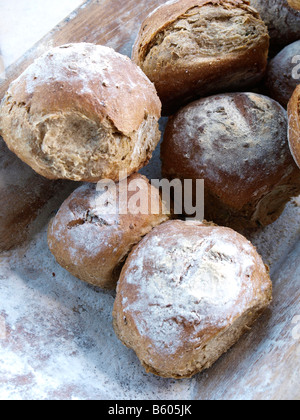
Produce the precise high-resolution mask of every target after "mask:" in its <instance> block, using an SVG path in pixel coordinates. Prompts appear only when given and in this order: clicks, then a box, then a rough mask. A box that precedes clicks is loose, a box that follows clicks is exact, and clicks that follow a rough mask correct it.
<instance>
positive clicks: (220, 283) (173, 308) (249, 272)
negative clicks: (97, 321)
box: [113, 221, 272, 379]
mask: <svg viewBox="0 0 300 420" xmlns="http://www.w3.org/2000/svg"><path fill="white" fill-rule="evenodd" d="M271 300H272V284H271V281H270V277H269V272H268V268H266V267H265V265H264V264H263V261H262V259H261V257H260V256H259V255H258V253H257V251H256V250H255V248H254V247H253V246H252V244H251V243H250V242H248V241H247V240H246V239H245V238H244V237H242V236H241V235H239V234H238V233H236V232H234V231H232V230H231V229H227V228H222V227H218V226H212V225H211V224H206V223H199V222H182V221H169V222H166V223H163V224H162V225H160V226H159V227H157V228H155V229H154V230H153V231H152V232H151V233H150V234H148V235H147V236H146V237H145V238H143V240H142V241H141V242H140V243H139V245H137V246H136V247H135V248H134V250H133V251H132V252H131V254H130V255H129V257H128V259H127V261H126V264H125V266H124V268H123V270H122V273H121V277H120V280H119V283H118V287H117V296H116V300H115V305H114V311H113V318H114V328H115V331H116V334H117V335H118V337H119V339H120V340H121V341H122V342H123V344H124V345H126V346H127V347H129V348H131V349H133V350H134V351H135V352H136V354H137V356H138V358H139V359H140V361H141V363H142V365H143V366H144V368H145V369H146V371H147V372H151V373H153V374H155V375H158V376H162V377H166V378H175V379H183V378H190V377H192V376H193V375H195V374H196V373H198V372H201V371H202V370H204V369H207V368H209V367H210V366H211V365H212V364H213V363H214V362H215V361H216V360H217V359H218V358H219V357H220V356H221V355H222V354H223V353H225V352H226V351H228V350H229V348H230V347H232V346H233V345H234V344H235V343H236V342H237V341H238V340H239V338H240V337H241V335H243V333H244V332H245V331H247V330H248V329H249V327H251V325H252V324H253V323H254V321H255V320H256V319H257V318H258V317H259V316H260V315H261V313H262V312H263V311H264V310H265V309H266V308H267V307H268V305H269V304H270V303H271Z"/></svg>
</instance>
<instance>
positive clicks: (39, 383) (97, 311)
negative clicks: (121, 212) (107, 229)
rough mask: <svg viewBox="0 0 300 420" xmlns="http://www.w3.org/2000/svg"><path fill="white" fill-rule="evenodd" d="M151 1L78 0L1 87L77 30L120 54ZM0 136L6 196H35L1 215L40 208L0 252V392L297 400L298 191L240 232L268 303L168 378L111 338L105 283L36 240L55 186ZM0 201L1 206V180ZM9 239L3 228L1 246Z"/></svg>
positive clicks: (77, 35) (41, 237) (77, 37)
mask: <svg viewBox="0 0 300 420" xmlns="http://www.w3.org/2000/svg"><path fill="white" fill-rule="evenodd" d="M161 3H164V1H151V0H146V1H144V0H128V1H124V0H121V1H119V0H103V1H95V0H94V1H88V2H86V3H85V4H84V5H83V6H82V8H80V9H78V10H77V11H75V12H74V13H73V14H72V15H71V16H70V17H69V18H68V19H66V20H65V21H64V22H62V23H61V24H60V25H59V26H58V27H56V28H55V29H54V30H53V31H52V32H51V33H50V34H48V35H47V36H46V37H45V38H44V39H43V40H41V42H40V43H38V44H37V45H36V46H34V47H33V48H32V49H31V50H30V51H29V52H28V53H27V54H26V55H25V56H24V57H23V58H22V59H21V60H19V61H18V63H16V64H15V65H14V66H11V67H10V68H9V69H8V71H7V75H8V80H7V81H6V82H5V83H3V84H2V85H1V87H0V92H1V96H2V95H3V93H4V92H5V90H6V88H7V86H8V84H9V82H10V81H11V80H13V79H14V78H16V77H17V76H18V75H19V74H20V73H21V72H22V71H23V70H24V69H25V68H26V67H27V66H28V65H29V64H30V63H31V62H32V61H33V60H34V58H36V57H38V56H39V55H40V54H41V53H43V52H44V51H45V50H47V49H48V48H49V47H52V46H56V45H61V44H64V43H68V42H79V41H87V42H94V43H99V44H106V45H109V46H111V47H113V48H115V49H116V50H118V51H119V52H121V53H124V54H127V55H130V52H131V47H132V44H133V41H134V39H135V36H136V34H137V32H138V30H139V25H140V23H141V21H142V20H143V18H144V17H145V16H146V15H147V14H148V12H150V11H151V10H153V9H154V8H155V7H157V6H158V5H159V4H161ZM1 147H2V151H1V149H0V153H1V155H0V158H1V160H0V162H1V163H0V165H2V166H0V169H1V171H2V172H0V175H1V177H2V178H3V179H4V178H5V174H6V176H7V174H8V173H9V171H11V173H15V178H14V183H13V184H14V185H13V188H12V185H11V183H9V181H6V182H5V183H4V184H5V189H6V191H7V192H8V191H9V192H10V194H12V196H11V198H10V200H11V203H13V202H14V200H15V201H16V202H17V200H18V199H19V197H20V194H21V191H22V188H23V191H25V190H26V195H27V196H28V197H32V201H33V202H35V200H36V202H37V203H38V204H37V205H34V206H33V207H32V209H31V211H32V213H31V217H29V219H28V214H27V213H26V211H27V212H28V202H29V201H30V200H29V201H28V200H27V201H26V200H25V201H22V200H21V203H23V204H24V205H23V208H20V207H18V206H16V207H17V208H16V209H15V208H14V206H13V205H11V206H10V207H11V211H12V213H13V214H12V215H11V217H12V220H13V217H15V216H16V217H17V216H18V215H19V216H20V217H22V215H23V214H24V211H25V210H24V209H27V210H26V211H25V213H26V214H27V216H26V217H25V216H24V218H23V219H21V222H22V223H23V225H24V226H25V225H27V224H28V222H29V221H30V220H33V219H34V218H35V217H36V215H37V214H42V216H43V217H44V219H43V222H42V223H41V226H42V229H41V232H40V233H39V234H38V235H37V236H35V237H34V239H33V240H32V241H31V242H30V243H28V244H27V245H25V246H23V247H21V248H18V249H17V250H16V251H14V252H11V253H9V254H2V255H1V258H0V395H1V397H6V398H12V399H13V398H21V399H31V398H36V399H72V398H76V399H77V398H78V399H109V398H110V399H118V398H120V399H161V398H165V399H170V400H171V399H174V400H180V399H208V400H215V399H234V400H239V399H249V400H255V399H264V400H265V399H267V400H273V399H297V400H298V399H300V386H299V385H300V380H299V378H300V361H299V360H300V358H299V356H300V340H299V339H300V288H299V281H300V267H299V257H300V241H299V238H300V200H299V199H297V200H295V201H293V203H291V204H290V205H289V206H288V207H287V209H286V211H285V213H284V214H283V216H282V217H281V218H280V220H279V221H278V222H276V223H275V224H274V225H272V226H271V227H269V228H266V229H264V230H263V231H260V232H258V233H257V234H255V235H253V237H251V238H250V239H251V240H252V241H253V242H254V244H255V245H256V246H257V248H258V251H259V252H260V253H261V254H262V256H263V258H264V261H265V262H266V263H268V264H269V265H270V266H271V275H272V280H273V284H274V302H273V304H272V306H271V308H270V309H269V310H268V311H267V312H266V314H265V315H264V316H263V317H262V318H261V319H260V320H259V322H257V324H256V325H255V326H254V328H253V329H252V331H250V332H249V334H246V335H245V336H244V337H243V338H242V340H241V341H240V342H239V343H238V345H236V346H235V347H234V348H233V349H232V350H231V351H230V352H228V353H227V354H226V355H225V356H223V357H222V358H221V359H220V360H219V361H218V362H217V363H216V364H215V365H214V366H213V367H212V368H211V369H210V370H208V371H206V372H204V373H202V374H200V375H197V376H196V377H195V378H193V379H191V380H184V381H173V380H170V381H169V380H165V379H161V378H156V377H154V376H152V375H146V374H145V373H144V371H143V369H142V368H141V366H140V364H139V362H138V360H137V358H136V356H135V355H134V354H133V352H131V351H130V350H128V349H126V348H125V347H124V346H122V345H121V343H120V342H119V341H118V340H117V339H116V337H115V335H114V333H113V330H112V326H111V310H112V306H113V298H114V296H113V294H109V293H104V292H102V291H99V290H96V289H94V288H91V287H90V286H88V285H86V284H84V283H82V282H80V281H79V280H77V279H75V278H73V277H72V276H71V275H69V274H68V273H66V272H65V271H64V270H63V269H61V268H60V267H59V266H58V265H57V264H56V263H55V261H54V259H53V257H52V256H51V254H50V252H49V250H48V248H47V242H46V228H47V223H48V221H49V218H50V217H51V211H52V207H51V205H50V206H49V203H48V204H47V206H46V207H45V204H46V202H48V199H49V198H50V196H52V195H55V194H56V193H55V188H54V189H53V191H50V192H49V194H48V195H47V197H44V198H43V199H42V200H39V197H40V196H41V195H42V194H41V191H43V190H44V189H45V188H48V187H47V183H48V181H45V180H43V179H40V180H39V181H36V180H35V182H38V183H41V184H40V185H43V182H45V183H46V184H44V187H43V188H36V186H35V187H33V185H32V184H33V178H32V177H35V176H36V175H34V174H33V173H31V172H30V169H28V168H27V167H26V166H25V165H23V164H22V163H20V161H18V160H17V159H16V158H15V157H14V156H13V155H11V154H9V153H8V152H7V151H6V150H5V147H3V145H2V146H1ZM155 156H156V157H155V160H156V161H157V165H155V164H154V165H153V168H154V172H152V175H153V177H155V176H156V175H157V173H156V172H155V171H156V169H157V168H158V167H159V164H158V154H157V152H156V155H155ZM4 161H5V162H6V164H5V165H3V162H4ZM5 171H6V172H5ZM26 174H27V175H26ZM2 178H1V179H2ZM26 179H27V181H26ZM24 180H25V181H26V182H25V181H24ZM24 182H25V186H24ZM19 188H21V191H20V189H19ZM64 188H66V190H67V187H66V186H65V187H60V193H61V195H62V198H63V196H64ZM68 188H69V187H68ZM50 190H51V188H50ZM4 192H5V191H4ZM62 198H61V199H62ZM0 200H1V202H0V209H3V208H4V205H5V197H4V196H3V190H1V197H0ZM50 202H51V200H50ZM55 205H56V206H57V202H56V203H55V204H53V206H55ZM21 207H22V206H21ZM29 207H30V206H29ZM1 223H2V227H1V226H0V232H3V229H5V226H6V229H7V236H8V237H9V236H14V235H15V233H14V234H12V231H10V230H9V227H8V225H7V224H6V225H5V220H4V221H3V220H2V221H1V218H0V225H1ZM22 223H21V225H22ZM1 229H2V230H1ZM18 229H19V230H20V229H21V228H20V226H19V228H18ZM1 235H2V233H1ZM12 242H14V240H13V238H12V240H11V241H10V246H11V245H12ZM18 242H19V241H18ZM0 246H1V245H0Z"/></svg>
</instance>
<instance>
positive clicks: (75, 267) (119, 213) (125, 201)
mask: <svg viewBox="0 0 300 420" xmlns="http://www.w3.org/2000/svg"><path fill="white" fill-rule="evenodd" d="M120 185H121V187H122V188H120ZM114 187H115V188H114ZM138 190H139V192H138ZM137 192H138V197H137V201H139V200H140V201H141V203H139V202H137V206H138V208H140V211H141V213H137V212H136V211H135V209H134V207H133V206H134V204H135V202H134V200H135V194H136V193H137ZM142 202H145V203H146V205H148V204H149V208H148V209H146V207H145V206H144V207H143V203H142ZM150 204H151V205H152V206H153V207H152V208H153V209H156V214H154V213H155V212H153V214H152V213H151V211H150V209H151V207H150ZM141 206H142V207H141ZM142 209H144V210H145V209H146V210H145V211H144V210H142ZM168 219H169V215H168V214H165V208H164V207H163V204H162V202H161V200H160V196H159V191H158V190H157V189H156V188H154V187H153V186H152V185H150V183H149V181H148V180H147V178H145V177H144V176H142V175H139V174H134V175H132V176H131V177H129V178H128V179H127V180H125V181H122V183H121V184H120V183H118V184H115V185H113V188H109V189H107V190H106V191H105V195H103V191H101V190H99V189H98V188H97V186H96V184H86V185H83V186H81V187H80V188H78V189H77V190H76V191H75V192H74V193H73V194H72V195H71V196H70V197H69V198H68V199H67V200H66V201H65V202H64V204H63V205H62V207H61V208H60V210H59V212H58V213H57V215H56V217H55V218H54V219H53V220H52V221H51V223H50V225H49V229H48V244H49V248H50V250H51V252H52V254H53V255H54V256H55V258H56V260H57V262H58V263H59V264H60V265H61V266H62V267H63V268H65V269H66V270H68V271H69V272H70V273H71V274H73V275H74V276H75V277H78V278H79V279H81V280H83V281H86V282H88V283H90V284H93V285H95V286H98V287H101V288H104V289H114V288H115V286H116V283H117V281H118V279H119V274H120V271H121V268H122V266H123V264H124V260H125V259H126V257H127V255H128V253H129V252H130V250H131V249H132V247H133V245H135V244H137V243H138V242H139V241H140V240H141V239H142V237H143V236H144V235H146V234H147V233H149V232H150V231H151V229H152V228H153V227H154V226H157V225H159V224H160V223H162V222H165V221H166V220H168Z"/></svg>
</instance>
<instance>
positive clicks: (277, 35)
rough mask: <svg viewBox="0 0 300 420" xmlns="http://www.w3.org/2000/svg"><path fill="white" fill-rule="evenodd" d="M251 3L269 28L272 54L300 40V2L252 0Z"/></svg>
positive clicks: (290, 0) (293, 0) (289, 0)
mask: <svg viewBox="0 0 300 420" xmlns="http://www.w3.org/2000/svg"><path fill="white" fill-rule="evenodd" d="M250 3H251V6H253V7H255V9H257V10H258V12H259V13H260V16H261V18H262V19H263V21H264V22H265V23H266V24H267V26H268V29H269V34H270V38H271V50H272V52H273V51H280V49H281V48H283V47H285V46H286V45H289V44H291V43H292V42H294V41H297V40H298V39H300V7H299V0H250Z"/></svg>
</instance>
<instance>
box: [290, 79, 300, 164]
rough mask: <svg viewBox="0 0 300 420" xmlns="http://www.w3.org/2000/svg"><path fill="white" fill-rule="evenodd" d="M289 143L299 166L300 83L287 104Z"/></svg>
mask: <svg viewBox="0 0 300 420" xmlns="http://www.w3.org/2000/svg"><path fill="white" fill-rule="evenodd" d="M288 115H289V144H290V149H291V151H292V154H293V156H294V158H295V161H296V163H297V165H298V166H299V168H300V85H298V86H297V88H296V89H295V92H294V93H293V96H292V98H291V100H290V102H289V104H288Z"/></svg>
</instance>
